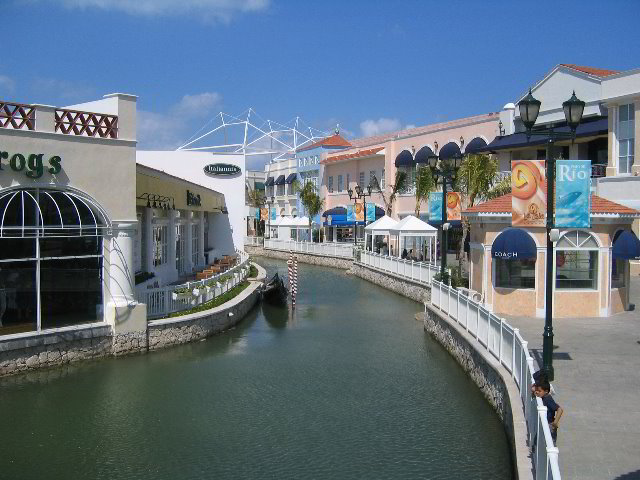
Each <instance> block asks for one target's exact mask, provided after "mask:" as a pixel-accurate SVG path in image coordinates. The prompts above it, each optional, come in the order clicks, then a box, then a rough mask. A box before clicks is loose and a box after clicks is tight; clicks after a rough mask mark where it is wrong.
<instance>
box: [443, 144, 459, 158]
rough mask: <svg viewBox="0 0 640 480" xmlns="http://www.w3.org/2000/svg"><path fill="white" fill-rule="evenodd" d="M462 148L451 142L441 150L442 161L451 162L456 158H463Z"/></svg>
mask: <svg viewBox="0 0 640 480" xmlns="http://www.w3.org/2000/svg"><path fill="white" fill-rule="evenodd" d="M461 156H462V152H460V147H459V146H458V144H457V143H455V142H449V143H447V144H446V145H445V146H444V147H442V148H441V149H440V160H449V159H450V158H454V157H461Z"/></svg>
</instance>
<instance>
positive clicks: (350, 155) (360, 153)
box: [320, 147, 384, 165]
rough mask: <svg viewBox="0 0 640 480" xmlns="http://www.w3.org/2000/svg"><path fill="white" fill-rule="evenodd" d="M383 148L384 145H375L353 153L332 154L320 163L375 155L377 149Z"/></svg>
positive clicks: (324, 163) (325, 163)
mask: <svg viewBox="0 0 640 480" xmlns="http://www.w3.org/2000/svg"><path fill="white" fill-rule="evenodd" d="M383 149H384V147H375V148H369V149H367V150H358V151H357V152H354V153H345V154H342V155H333V156H331V157H327V158H325V159H324V160H322V161H321V162H320V163H322V164H323V165H327V164H328V163H335V162H339V161H341V160H350V159H352V158H359V157H367V156H369V155H375V154H376V153H378V152H379V151H381V150H383Z"/></svg>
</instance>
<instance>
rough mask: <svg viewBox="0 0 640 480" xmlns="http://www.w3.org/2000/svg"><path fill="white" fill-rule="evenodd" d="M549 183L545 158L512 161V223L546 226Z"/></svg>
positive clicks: (525, 225) (527, 225)
mask: <svg viewBox="0 0 640 480" xmlns="http://www.w3.org/2000/svg"><path fill="white" fill-rule="evenodd" d="M546 209H547V185H546V177H545V173H544V160H513V161H512V162H511V225H513V226H514V227H544V226H545V211H546Z"/></svg>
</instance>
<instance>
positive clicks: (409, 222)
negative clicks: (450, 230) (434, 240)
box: [390, 215, 438, 237]
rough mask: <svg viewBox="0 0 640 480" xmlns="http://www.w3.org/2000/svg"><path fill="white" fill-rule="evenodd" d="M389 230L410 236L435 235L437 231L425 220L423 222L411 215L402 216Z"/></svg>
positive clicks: (396, 233) (395, 233)
mask: <svg viewBox="0 0 640 480" xmlns="http://www.w3.org/2000/svg"><path fill="white" fill-rule="evenodd" d="M390 230H391V233H392V234H394V235H406V236H411V237H421V236H425V237H426V236H435V235H436V234H437V233H438V229H437V228H434V227H432V226H431V225H429V224H428V223H427V222H423V221H422V220H420V219H419V218H416V217H414V216H413V215H409V216H406V217H404V218H403V219H402V220H400V221H399V222H398V223H397V224H396V226H395V227H393V228H391V229H390Z"/></svg>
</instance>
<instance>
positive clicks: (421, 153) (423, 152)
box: [416, 147, 433, 164]
mask: <svg viewBox="0 0 640 480" xmlns="http://www.w3.org/2000/svg"><path fill="white" fill-rule="evenodd" d="M431 156H433V150H431V148H429V147H422V148H421V149H420V150H418V153H416V163H425V164H429V157H431Z"/></svg>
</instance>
